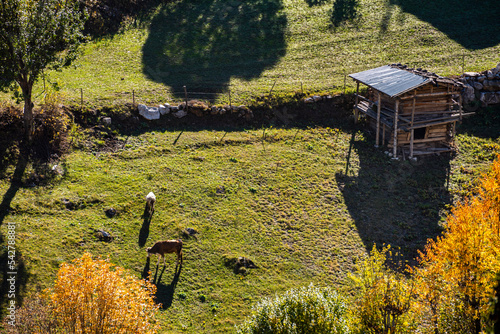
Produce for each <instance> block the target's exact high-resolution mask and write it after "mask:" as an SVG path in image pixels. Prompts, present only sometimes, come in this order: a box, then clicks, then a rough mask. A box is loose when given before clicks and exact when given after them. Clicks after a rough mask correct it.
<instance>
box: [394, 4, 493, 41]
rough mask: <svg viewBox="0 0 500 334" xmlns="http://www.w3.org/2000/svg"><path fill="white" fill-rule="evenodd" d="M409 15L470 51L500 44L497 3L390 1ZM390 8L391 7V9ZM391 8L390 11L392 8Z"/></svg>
mask: <svg viewBox="0 0 500 334" xmlns="http://www.w3.org/2000/svg"><path fill="white" fill-rule="evenodd" d="M389 4H390V5H397V6H399V7H401V9H402V10H403V11H405V12H407V13H410V14H412V15H415V16H416V17H418V18H419V19H420V20H422V21H425V22H428V23H430V24H432V26H434V27H435V28H436V29H438V30H439V31H441V32H443V33H444V34H446V35H447V36H448V37H449V38H451V39H453V40H454V41H455V42H457V43H459V44H460V45H462V46H463V47H464V48H466V49H468V50H481V49H485V48H489V47H492V46H495V45H498V44H499V43H500V20H499V19H498V18H499V17H500V6H498V1H496V0H484V1H480V2H478V1H477V0H435V1H421V0H389ZM389 7H390V6H389ZM389 7H388V8H389Z"/></svg>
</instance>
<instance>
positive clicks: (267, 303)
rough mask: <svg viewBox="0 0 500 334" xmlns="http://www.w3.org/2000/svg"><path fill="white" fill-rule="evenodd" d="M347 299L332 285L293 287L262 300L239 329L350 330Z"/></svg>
mask: <svg viewBox="0 0 500 334" xmlns="http://www.w3.org/2000/svg"><path fill="white" fill-rule="evenodd" d="M345 312H346V305H345V302H344V300H343V299H342V298H341V297H340V296H339V295H338V294H337V293H336V292H335V291H333V290H331V289H329V288H323V289H322V288H316V287H314V286H313V285H312V284H311V285H310V286H309V287H303V288H300V289H292V290H289V291H287V292H286V293H285V294H284V295H282V296H276V297H275V298H274V299H266V300H263V301H261V302H259V303H258V304H257V305H256V306H255V307H254V309H253V314H252V316H251V317H250V319H248V320H247V321H246V322H245V323H243V324H242V325H241V326H240V327H239V328H238V329H237V332H238V333H241V334H246V333H273V334H278V333H283V334H284V333H287V334H300V333H307V334H316V333H329V334H330V333H338V334H340V333H349V327H348V321H347V319H346V317H345Z"/></svg>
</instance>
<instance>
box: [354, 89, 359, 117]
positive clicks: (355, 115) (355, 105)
mask: <svg viewBox="0 0 500 334" xmlns="http://www.w3.org/2000/svg"><path fill="white" fill-rule="evenodd" d="M358 101H359V81H356V100H355V101H354V123H358V117H359V115H358V109H357V108H356V107H357V106H358Z"/></svg>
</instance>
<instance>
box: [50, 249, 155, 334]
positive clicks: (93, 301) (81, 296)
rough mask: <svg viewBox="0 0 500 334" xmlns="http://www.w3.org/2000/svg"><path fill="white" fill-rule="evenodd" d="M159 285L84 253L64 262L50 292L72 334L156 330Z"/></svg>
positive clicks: (62, 323) (56, 314)
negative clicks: (155, 301) (79, 256)
mask: <svg viewBox="0 0 500 334" xmlns="http://www.w3.org/2000/svg"><path fill="white" fill-rule="evenodd" d="M155 292H156V287H155V286H154V285H153V284H151V283H149V282H147V281H144V280H139V279H137V278H135V277H133V276H131V275H129V274H127V273H126V272H125V270H124V269H123V268H120V267H117V266H115V265H113V264H112V263H110V262H109V261H105V260H97V259H93V258H92V256H91V254H89V253H85V254H84V255H83V256H82V258H79V259H76V260H74V261H73V262H72V263H64V264H62V265H61V268H60V269H59V272H58V274H57V279H56V282H55V286H54V288H53V289H52V290H50V291H48V294H47V297H48V299H49V303H50V307H51V309H52V313H53V316H54V317H55V319H56V321H57V324H58V326H59V327H62V329H63V330H64V331H65V332H69V333H82V334H83V333H100V334H107V333H117V334H121V333H123V334H125V333H135V334H142V333H144V334H149V333H156V331H157V330H158V326H157V325H156V324H155V314H156V312H157V310H158V308H159V305H156V304H155V303H154V300H153V295H154V293H155Z"/></svg>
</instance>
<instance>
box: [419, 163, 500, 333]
mask: <svg viewBox="0 0 500 334" xmlns="http://www.w3.org/2000/svg"><path fill="white" fill-rule="evenodd" d="M474 194H475V195H474V196H471V197H470V198H468V199H467V200H465V201H464V202H462V203H458V204H456V205H455V206H454V208H453V209H452V211H451V213H450V214H449V215H448V217H447V220H446V226H445V231H444V233H443V235H442V236H440V237H438V238H437V239H436V240H429V241H428V243H427V245H426V248H425V251H424V252H423V253H421V254H420V260H419V261H420V266H419V267H417V268H414V269H413V270H412V272H413V274H414V276H415V277H416V279H417V281H418V286H419V287H418V289H417V291H418V292H419V297H420V300H421V303H420V312H421V313H422V314H428V315H430V316H431V318H432V319H431V320H432V321H431V323H432V324H433V325H432V326H433V327H432V329H433V330H436V331H440V332H454V333H470V332H472V333H480V332H481V330H482V329H483V328H484V327H487V326H490V323H489V322H490V320H489V317H488V312H489V311H488V308H489V303H490V298H491V296H493V294H494V287H495V285H494V284H495V275H496V273H497V271H498V268H500V221H499V218H500V157H498V158H497V159H496V160H495V161H494V162H493V164H492V166H491V170H490V171H489V172H488V173H487V174H485V175H483V176H482V178H481V180H480V181H479V186H478V187H477V189H476V190H475V191H474Z"/></svg>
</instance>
